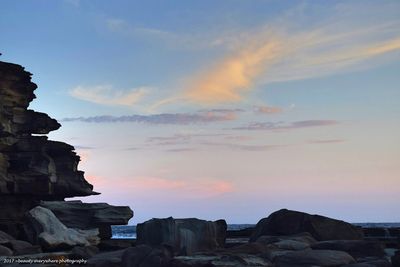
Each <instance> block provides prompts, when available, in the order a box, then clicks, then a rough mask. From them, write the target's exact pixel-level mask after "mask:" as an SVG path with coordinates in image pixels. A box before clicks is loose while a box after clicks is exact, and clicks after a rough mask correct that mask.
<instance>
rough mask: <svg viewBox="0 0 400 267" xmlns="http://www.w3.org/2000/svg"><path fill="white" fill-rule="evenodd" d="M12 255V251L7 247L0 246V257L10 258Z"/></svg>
mask: <svg viewBox="0 0 400 267" xmlns="http://www.w3.org/2000/svg"><path fill="white" fill-rule="evenodd" d="M12 254H13V252H12V250H11V249H9V248H8V247H5V246H3V245H0V256H11V255H12Z"/></svg>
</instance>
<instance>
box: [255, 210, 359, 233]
mask: <svg viewBox="0 0 400 267" xmlns="http://www.w3.org/2000/svg"><path fill="white" fill-rule="evenodd" d="M301 232H308V233H310V234H311V235H312V236H313V237H314V238H315V239H316V240H320V241H322V240H361V239H363V233H362V231H361V229H359V228H357V227H356V226H354V225H352V224H350V223H347V222H344V221H340V220H336V219H332V218H328V217H324V216H320V215H310V214H307V213H304V212H299V211H292V210H287V209H281V210H278V211H276V212H274V213H272V214H271V215H269V216H268V217H267V218H264V219H261V220H260V221H259V222H258V223H257V225H256V228H255V230H254V233H253V234H252V235H251V237H250V241H256V240H257V238H259V237H260V236H263V235H292V234H297V233H301Z"/></svg>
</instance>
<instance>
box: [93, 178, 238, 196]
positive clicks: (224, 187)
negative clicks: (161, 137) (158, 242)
mask: <svg viewBox="0 0 400 267" xmlns="http://www.w3.org/2000/svg"><path fill="white" fill-rule="evenodd" d="M87 180H88V181H90V182H91V183H93V184H94V186H95V187H96V190H99V191H105V192H106V191H109V189H110V188H112V190H113V191H115V192H127V191H129V192H131V193H132V194H134V195H135V196H136V197H140V198H142V197H146V196H155V195H167V196H169V197H171V196H179V198H206V197H215V196H218V195H222V194H226V193H230V192H233V191H235V187H234V185H233V183H231V182H229V181H225V180H219V179H215V178H203V179H201V180H188V179H167V178H163V177H133V178H125V179H122V178H119V179H105V178H103V177H100V176H87Z"/></svg>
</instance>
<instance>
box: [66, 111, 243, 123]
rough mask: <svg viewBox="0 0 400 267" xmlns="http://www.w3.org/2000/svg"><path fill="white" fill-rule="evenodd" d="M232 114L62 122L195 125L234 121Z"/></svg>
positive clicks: (157, 115) (189, 114) (177, 115)
mask: <svg viewBox="0 0 400 267" xmlns="http://www.w3.org/2000/svg"><path fill="white" fill-rule="evenodd" d="M235 119H236V116H235V114H234V113H231V112H228V113H220V112H217V113H215V112H197V113H162V114H154V115H127V116H111V115H104V116H94V117H75V118H64V119H62V121H64V122H72V121H80V122H90V123H114V122H126V123H127V122H134V123H147V124H179V125H187V124H196V123H211V122H221V121H232V120H235Z"/></svg>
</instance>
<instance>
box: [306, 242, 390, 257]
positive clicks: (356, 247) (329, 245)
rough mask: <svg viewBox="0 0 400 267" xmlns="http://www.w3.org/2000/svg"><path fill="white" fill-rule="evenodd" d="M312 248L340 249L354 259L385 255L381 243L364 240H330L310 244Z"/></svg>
mask: <svg viewBox="0 0 400 267" xmlns="http://www.w3.org/2000/svg"><path fill="white" fill-rule="evenodd" d="M311 248H312V249H324V250H327V249H328V250H340V251H345V252H347V253H349V254H350V255H351V256H353V257H354V258H355V259H357V258H363V257H379V258H382V257H383V256H385V251H384V248H383V246H382V244H380V243H378V242H372V241H364V240H331V241H322V242H318V243H315V244H313V245H311Z"/></svg>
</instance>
